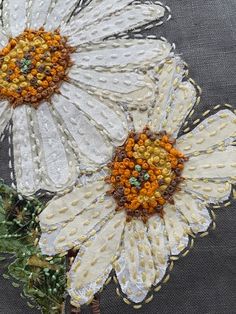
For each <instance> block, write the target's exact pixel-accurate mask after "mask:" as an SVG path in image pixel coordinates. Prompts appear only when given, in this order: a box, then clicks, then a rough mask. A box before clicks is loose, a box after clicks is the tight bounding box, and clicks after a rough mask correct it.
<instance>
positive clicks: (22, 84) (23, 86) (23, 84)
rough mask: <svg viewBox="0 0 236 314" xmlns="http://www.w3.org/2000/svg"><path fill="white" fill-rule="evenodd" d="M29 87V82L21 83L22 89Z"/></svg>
mask: <svg viewBox="0 0 236 314" xmlns="http://www.w3.org/2000/svg"><path fill="white" fill-rule="evenodd" d="M27 86H28V83H27V82H22V83H20V87H22V88H25V87H27Z"/></svg>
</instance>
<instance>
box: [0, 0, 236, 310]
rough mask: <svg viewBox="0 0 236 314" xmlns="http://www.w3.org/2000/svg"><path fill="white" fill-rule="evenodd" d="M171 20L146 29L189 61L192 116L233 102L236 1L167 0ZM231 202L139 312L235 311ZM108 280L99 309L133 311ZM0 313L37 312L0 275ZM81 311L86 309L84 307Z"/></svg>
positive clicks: (2, 163) (3, 156) (4, 162)
mask: <svg viewBox="0 0 236 314" xmlns="http://www.w3.org/2000/svg"><path fill="white" fill-rule="evenodd" d="M164 2H165V3H166V4H167V5H169V6H170V8H171V10H172V20H171V21H169V22H168V23H166V24H164V26H162V27H159V28H158V29H153V30H152V31H149V32H148V33H149V34H151V33H153V34H158V35H160V36H165V37H166V38H167V39H168V41H169V42H174V43H175V44H176V53H178V54H180V55H181V56H182V58H183V59H184V60H185V61H186V62H187V63H188V64H189V68H190V77H192V78H193V79H194V80H195V81H196V82H197V83H198V84H199V85H200V86H201V87H202V89H203V95H202V100H201V103H200V105H199V106H198V109H197V110H196V113H195V114H194V115H193V117H192V118H193V119H196V118H197V116H198V115H200V114H201V113H202V112H204V111H205V110H207V109H209V108H211V107H213V106H214V105H217V104H223V103H230V104H232V105H233V106H235V108H236V62H235V60H236V19H235V16H236V1H235V0H225V1H221V0H168V1H164ZM0 177H2V178H4V179H5V182H6V183H8V182H9V168H8V141H7V140H5V141H4V145H2V146H1V148H0ZM235 206H236V202H235V201H233V202H232V205H231V206H229V207H227V208H222V209H218V210H217V211H216V216H217V219H216V223H217V227H216V230H215V231H211V232H210V234H209V235H208V237H206V238H204V239H201V240H197V241H196V242H195V245H194V248H193V249H192V251H191V252H190V254H189V255H187V256H186V257H185V258H182V259H180V260H179V261H177V262H176V263H175V266H174V269H173V271H172V273H171V278H170V281H169V282H168V284H166V285H163V287H162V289H161V290H160V291H159V292H158V293H155V294H154V299H153V300H152V302H151V303H149V304H147V305H144V306H143V307H142V308H141V309H140V310H138V313H139V314H146V313H149V314H152V313H153V314H154V313H155V314H156V313H161V314H169V313H175V314H178V313H179V314H185V313H196V314H206V313H207V314H231V313H232V314H233V313H236V276H235V274H236V241H235V239H236V228H235V225H236V218H235V217H236V216H235ZM115 288H116V287H115V285H114V284H113V283H111V284H109V286H107V287H106V288H105V289H104V291H103V293H102V294H101V313H102V314H108V313H109V314H119V313H122V314H126V313H127V314H132V313H136V311H137V310H133V309H132V307H131V306H128V305H126V304H125V303H124V302H123V301H122V299H121V298H119V297H118V296H117V295H116V292H115ZM0 295H1V300H0V313H2V314H12V313H14V314H34V313H35V314H36V313H39V311H37V310H35V309H31V308H29V307H28V306H27V303H26V300H25V299H22V298H21V297H20V289H16V288H14V287H13V286H12V285H11V281H9V280H8V281H7V280H5V279H3V278H2V279H1V285H0ZM82 313H90V309H89V308H85V309H83V310H82Z"/></svg>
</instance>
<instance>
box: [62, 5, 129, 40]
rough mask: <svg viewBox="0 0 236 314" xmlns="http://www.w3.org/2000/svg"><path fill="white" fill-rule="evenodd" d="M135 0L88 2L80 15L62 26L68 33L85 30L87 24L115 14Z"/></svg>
mask: <svg viewBox="0 0 236 314" xmlns="http://www.w3.org/2000/svg"><path fill="white" fill-rule="evenodd" d="M132 1H133V0H113V1H112V3H111V0H103V1H101V0H93V1H91V2H90V3H88V5H87V6H85V8H83V10H82V11H80V12H79V15H78V16H75V17H73V18H72V19H71V21H70V22H69V23H68V24H67V25H66V26H64V27H63V28H62V31H64V32H65V33H66V34H70V33H71V32H74V31H80V32H83V29H84V27H85V26H87V25H90V24H94V23H95V22H96V21H98V20H101V19H102V18H104V17H105V16H108V15H111V14H114V13H115V12H117V11H120V10H121V9H122V8H124V7H126V6H127V5H128V4H129V3H131V2H132Z"/></svg>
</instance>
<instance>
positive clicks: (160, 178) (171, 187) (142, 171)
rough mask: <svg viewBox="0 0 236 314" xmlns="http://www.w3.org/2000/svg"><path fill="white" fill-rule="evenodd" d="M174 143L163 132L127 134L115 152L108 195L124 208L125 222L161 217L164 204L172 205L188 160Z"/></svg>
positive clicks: (111, 164)
mask: <svg viewBox="0 0 236 314" xmlns="http://www.w3.org/2000/svg"><path fill="white" fill-rule="evenodd" d="M174 144H175V141H174V140H172V139H171V138H170V137H169V136H168V135H167V134H166V132H164V131H163V132H159V133H154V132H152V131H150V130H149V129H148V128H146V129H144V130H143V132H142V133H130V134H129V136H128V139H127V140H126V142H125V144H124V145H123V146H121V147H118V148H117V149H116V152H115V154H114V157H113V160H112V162H111V163H110V164H109V165H108V166H109V168H110V171H111V174H110V176H109V177H107V178H106V181H107V182H109V183H110V184H111V185H112V189H111V190H110V191H109V192H108V193H109V194H111V195H113V197H114V198H115V200H116V203H117V210H121V209H125V210H126V212H127V220H128V221H130V220H131V219H132V217H138V218H141V219H142V220H143V221H144V222H146V221H147V219H148V217H149V216H151V215H153V214H155V213H158V214H159V215H160V216H162V215H163V213H164V212H163V206H164V205H165V203H166V202H170V203H173V198H172V196H173V193H174V192H175V191H176V189H177V187H178V184H179V183H180V182H181V181H182V179H183V178H182V177H181V173H182V170H183V168H184V162H185V161H186V160H187V158H186V157H185V156H184V155H183V154H182V153H181V152H180V151H178V150H177V149H176V148H175V147H174Z"/></svg>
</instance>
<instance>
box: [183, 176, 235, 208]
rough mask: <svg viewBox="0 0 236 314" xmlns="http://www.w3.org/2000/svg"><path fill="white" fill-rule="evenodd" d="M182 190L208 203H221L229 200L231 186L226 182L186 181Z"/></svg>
mask: <svg viewBox="0 0 236 314" xmlns="http://www.w3.org/2000/svg"><path fill="white" fill-rule="evenodd" d="M183 189H184V190H185V191H187V192H189V193H191V194H195V195H196V196H197V197H199V198H201V199H203V200H205V201H207V202H208V203H221V202H224V201H226V200H227V199H228V198H229V196H230V193H231V189H232V186H231V184H230V183H228V182H211V181H208V180H207V179H206V180H188V179H186V180H184V182H183Z"/></svg>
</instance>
